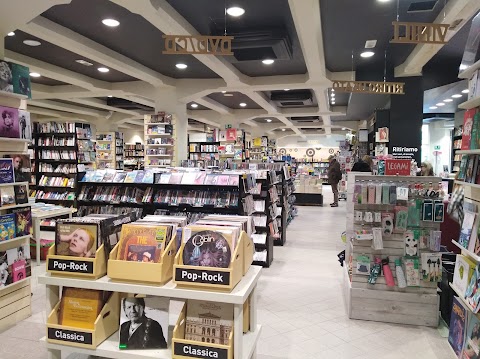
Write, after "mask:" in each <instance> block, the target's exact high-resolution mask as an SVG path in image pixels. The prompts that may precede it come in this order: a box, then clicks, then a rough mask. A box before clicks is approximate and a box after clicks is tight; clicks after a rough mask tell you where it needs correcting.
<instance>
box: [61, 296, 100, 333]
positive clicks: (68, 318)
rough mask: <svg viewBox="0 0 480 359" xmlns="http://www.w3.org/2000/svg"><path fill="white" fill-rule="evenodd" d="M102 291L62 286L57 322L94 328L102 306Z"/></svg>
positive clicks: (77, 326)
mask: <svg viewBox="0 0 480 359" xmlns="http://www.w3.org/2000/svg"><path fill="white" fill-rule="evenodd" d="M103 296H104V293H103V291H100V290H92V289H82V288H63V293H62V299H61V301H60V313H59V316H58V324H60V325H65V326H68V327H74V328H82V329H94V328H95V321H96V320H97V317H98V314H100V311H101V310H102V307H103Z"/></svg>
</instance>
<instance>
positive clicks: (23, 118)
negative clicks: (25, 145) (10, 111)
mask: <svg viewBox="0 0 480 359" xmlns="http://www.w3.org/2000/svg"><path fill="white" fill-rule="evenodd" d="M18 127H19V130H20V138H22V139H25V140H31V139H32V122H31V121H30V112H28V111H24V110H18Z"/></svg>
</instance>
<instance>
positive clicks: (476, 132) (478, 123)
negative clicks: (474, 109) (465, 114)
mask: <svg viewBox="0 0 480 359" xmlns="http://www.w3.org/2000/svg"><path fill="white" fill-rule="evenodd" d="M479 127H480V113H476V114H475V115H474V116H473V125H472V136H471V139H470V149H471V150H476V149H478V140H479V138H480V128H479Z"/></svg>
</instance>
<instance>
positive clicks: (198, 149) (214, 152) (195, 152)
mask: <svg viewBox="0 0 480 359" xmlns="http://www.w3.org/2000/svg"><path fill="white" fill-rule="evenodd" d="M218 146H220V142H219V141H212V142H195V141H192V142H189V143H188V159H189V160H191V161H206V162H208V161H214V160H217V161H218V160H219V152H218Z"/></svg>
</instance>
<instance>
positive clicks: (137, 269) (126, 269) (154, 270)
mask: <svg viewBox="0 0 480 359" xmlns="http://www.w3.org/2000/svg"><path fill="white" fill-rule="evenodd" d="M119 245H120V243H117V245H116V246H115V247H114V248H113V250H112V251H111V252H110V258H109V259H108V271H107V275H108V277H109V278H111V279H112V280H114V281H119V282H135V283H146V284H149V285H152V284H157V285H163V284H165V283H167V282H168V281H169V280H170V279H172V275H173V262H174V260H175V239H174V238H172V240H171V241H170V243H168V245H167V247H166V248H165V250H164V251H163V253H162V255H161V256H160V261H159V262H158V263H143V262H130V261H124V260H118V259H117V254H118V250H119Z"/></svg>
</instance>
